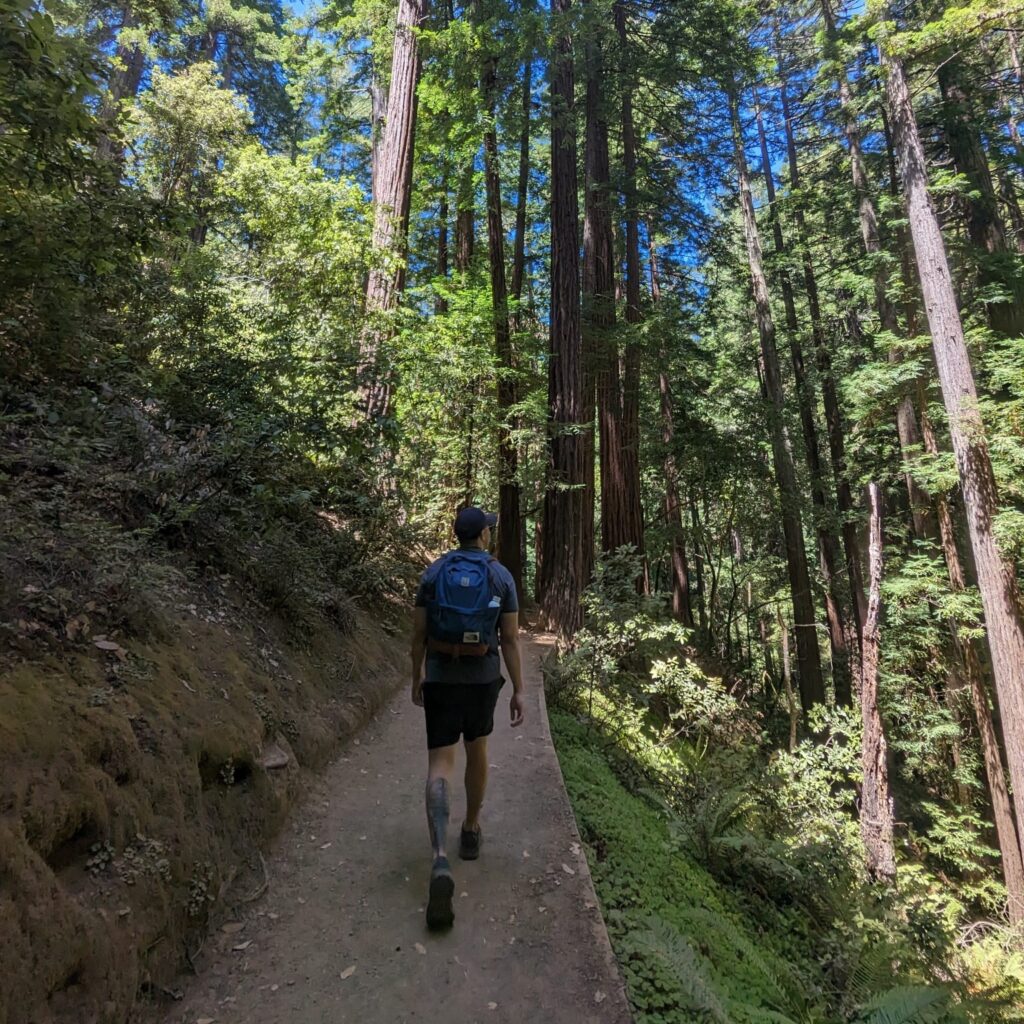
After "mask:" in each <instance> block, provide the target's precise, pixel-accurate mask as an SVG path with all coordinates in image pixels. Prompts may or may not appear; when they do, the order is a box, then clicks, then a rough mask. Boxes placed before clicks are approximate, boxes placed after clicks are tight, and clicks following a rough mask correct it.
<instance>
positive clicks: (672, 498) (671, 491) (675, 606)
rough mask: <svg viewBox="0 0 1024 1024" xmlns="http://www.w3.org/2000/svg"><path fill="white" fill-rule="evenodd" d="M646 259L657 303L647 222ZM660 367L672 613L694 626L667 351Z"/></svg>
mask: <svg viewBox="0 0 1024 1024" xmlns="http://www.w3.org/2000/svg"><path fill="white" fill-rule="evenodd" d="M647 238H648V244H649V247H650V249H649V262H650V271H651V301H652V302H653V303H655V304H657V302H658V300H659V299H660V298H661V286H660V284H659V282H658V261H657V256H656V254H655V249H654V240H653V236H652V234H651V225H650V223H648V225H647ZM661 366H662V370H661V372H660V373H659V374H658V392H659V394H660V396H661V442H662V444H663V445H664V448H665V454H664V456H663V458H662V464H661V465H662V471H663V472H664V474H665V499H664V509H665V527H666V529H667V530H668V533H669V559H670V564H671V566H672V615H673V617H674V618H677V619H678V620H679V621H680V622H682V624H683V625H684V626H688V627H689V628H690V629H693V605H692V604H691V602H690V566H689V563H688V562H687V559H686V536H685V534H684V533H683V510H682V503H681V502H680V500H679V468H678V467H677V466H676V456H675V450H674V449H675V436H676V431H675V418H674V414H673V411H672V386H671V384H670V383H669V379H668V372H667V370H666V369H665V368H666V367H667V366H668V353H667V352H665V351H664V350H663V351H662V352H661Z"/></svg>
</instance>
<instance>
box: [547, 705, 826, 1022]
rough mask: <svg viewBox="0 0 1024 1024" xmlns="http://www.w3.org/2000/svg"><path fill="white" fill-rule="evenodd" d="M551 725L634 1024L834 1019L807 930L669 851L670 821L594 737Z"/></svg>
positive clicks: (563, 719)
mask: <svg viewBox="0 0 1024 1024" xmlns="http://www.w3.org/2000/svg"><path fill="white" fill-rule="evenodd" d="M550 717H551V728H552V733H553V735H554V738H555V744H556V747H557V749H558V755H559V759H560V761H561V765H562V772H563V774H564V776H565V782H566V786H567V788H568V791H569V795H570V798H571V800H572V803H573V807H574V809H575V812H576V818H577V821H578V823H579V827H580V831H581V833H582V835H583V839H584V843H585V846H586V849H587V856H588V860H589V863H590V868H591V872H592V874H593V876H594V882H595V885H596V887H597V893H598V896H599V898H600V900H601V905H602V908H603V910H604V914H605V920H606V921H607V924H608V929H609V933H610V935H611V939H612V943H613V945H614V947H615V951H616V954H617V956H618V958H619V961H620V963H621V964H622V966H623V971H624V974H625V978H626V984H627V990H628V994H629V998H630V1002H631V1004H632V1006H633V1009H634V1013H635V1015H636V1020H637V1022H638V1024H684V1022H685V1024H690V1022H694V1021H705V1020H707V1021H727V1020H728V1021H735V1022H737V1024H783V1022H785V1021H811V1020H823V1019H827V1018H825V1017H823V1016H822V1015H820V1014H819V1013H817V1012H815V1008H814V1007H815V1004H816V1003H818V1002H820V996H818V995H816V994H815V993H816V990H817V991H818V992H819V993H820V988H821V983H822V979H821V977H820V970H819V968H818V965H817V962H816V960H815V957H814V951H813V949H811V948H810V946H809V941H810V939H809V936H808V935H806V934H801V930H800V928H799V922H798V921H797V920H794V918H793V917H792V916H791V917H787V916H786V915H785V914H784V913H783V912H781V911H779V910H776V909H775V908H773V907H771V905H770V904H764V905H762V906H760V907H759V908H758V913H757V917H756V919H755V918H754V917H753V916H752V915H751V913H750V911H749V910H748V909H746V908H744V906H743V903H742V901H741V900H740V899H738V898H737V897H736V896H735V895H734V894H733V893H732V892H730V890H729V889H727V888H726V887H725V886H723V885H722V884H720V883H719V882H717V881H716V880H715V879H714V878H713V877H712V876H711V875H710V874H709V873H708V872H707V871H706V870H705V869H704V868H703V867H701V866H700V865H699V864H697V863H696V862H695V860H694V859H692V858H691V857H690V856H688V855H687V854H686V852H685V851H684V850H683V849H682V848H681V847H680V845H679V844H678V843H676V842H674V841H673V839H672V836H671V833H670V829H669V824H668V820H667V815H666V813H665V812H664V811H663V810H662V809H660V808H659V807H658V805H657V804H656V803H655V802H654V801H653V800H652V799H649V798H647V797H645V796H643V795H639V794H638V793H635V792H631V791H630V790H629V789H627V788H626V786H624V785H623V782H622V779H621V778H620V777H619V775H618V774H617V773H616V770H615V769H614V768H613V766H612V764H613V760H616V759H615V758H613V759H609V757H608V756H606V754H605V753H603V752H602V751H601V749H600V747H599V745H598V743H597V742H595V738H596V734H595V733H593V732H588V730H587V728H586V727H585V726H584V725H581V724H580V723H579V722H578V721H577V719H576V718H575V717H574V716H573V715H571V714H570V713H567V712H565V711H559V710H554V709H553V710H552V711H551V716H550ZM618 767H619V769H620V771H628V766H627V765H626V764H625V763H622V762H620V764H619V765H618ZM797 965H803V968H802V969H798V967H797Z"/></svg>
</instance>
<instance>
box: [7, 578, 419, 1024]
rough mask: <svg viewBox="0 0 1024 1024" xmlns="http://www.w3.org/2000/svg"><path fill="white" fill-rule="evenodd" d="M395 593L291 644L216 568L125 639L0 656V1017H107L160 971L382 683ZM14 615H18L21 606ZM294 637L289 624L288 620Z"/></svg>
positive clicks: (389, 666)
mask: <svg viewBox="0 0 1024 1024" xmlns="http://www.w3.org/2000/svg"><path fill="white" fill-rule="evenodd" d="M398 611H399V610H398V609H397V608H392V609H388V610H386V611H383V612H381V613H379V614H376V615H374V616H372V617H371V616H369V615H367V614H365V613H362V612H354V613H352V615H351V616H350V621H349V623H348V625H347V626H343V627H341V628H339V626H338V625H337V624H327V623H324V624H323V627H322V628H318V629H316V630H314V631H312V633H311V635H309V636H308V637H307V638H305V640H306V642H305V643H304V644H303V645H301V646H300V645H299V644H297V643H296V642H295V640H294V639H292V640H291V641H289V640H286V639H285V638H286V637H287V636H289V635H290V634H289V633H288V631H287V630H286V629H285V628H284V627H281V628H280V629H276V630H275V629H274V628H273V627H272V626H270V625H268V622H267V618H266V614H265V612H264V613H263V614H260V610H259V609H256V608H253V607H252V606H251V604H247V603H246V602H245V601H242V600H241V599H240V598H237V597H233V595H232V593H231V589H230V587H229V584H228V582H227V581H226V579H224V578H221V579H215V580H213V581H212V582H210V583H208V584H206V585H204V586H202V587H199V586H190V587H189V588H188V589H187V590H186V589H181V590H180V591H178V593H177V595H176V600H174V601H171V602H167V603H165V604H163V605H162V606H161V607H158V608H155V609H154V610H153V612H152V621H151V622H150V623H149V627H150V628H149V629H148V630H147V631H146V633H145V636H144V637H143V638H141V639H138V638H136V639H133V638H132V636H130V635H125V636H121V635H117V634H116V633H114V634H111V635H107V634H94V633H92V632H91V631H90V630H89V628H88V623H83V631H82V635H81V636H79V637H77V638H76V639H77V642H76V643H75V644H70V645H67V646H66V647H65V648H63V649H49V650H47V649H46V648H45V647H44V648H42V650H41V651H32V647H31V644H30V643H29V642H27V640H26V638H25V637H22V642H21V643H20V644H15V645H12V651H9V652H8V653H7V654H5V655H4V656H3V658H4V660H3V661H2V662H0V670H2V671H0V977H2V978H3V984H2V985H0V1024H51V1022H53V1024H56V1022H60V1024H78V1022H82V1024H84V1022H90V1024H91V1022H100V1024H114V1022H118V1024H119V1022H122V1021H123V1020H124V1019H125V1018H126V1016H127V1014H128V1013H129V1011H130V1008H131V1006H132V1005H133V1003H135V1002H136V1000H137V999H139V998H144V999H146V998H149V999H163V998H168V999H173V998H174V996H175V994H176V993H175V991H174V989H173V988H172V987H170V986H172V985H173V979H174V978H175V976H176V975H177V973H178V971H179V970H180V969H182V967H183V966H184V967H187V965H188V963H189V962H190V959H191V958H192V957H194V956H195V955H196V952H197V950H198V949H199V948H200V947H201V945H202V943H203V941H204V936H205V934H206V933H207V931H208V930H209V928H210V927H212V926H214V925H216V924H217V922H218V914H219V905H220V900H221V897H222V896H223V894H224V893H225V892H226V890H227V887H228V886H229V885H232V883H234V885H235V887H236V889H237V887H238V886H243V887H245V890H246V891H250V890H251V892H252V893H253V896H254V897H255V896H256V895H258V893H259V890H260V887H261V881H260V879H261V853H260V851H261V849H262V848H263V847H264V846H265V844H266V843H267V842H268V841H269V839H270V838H271V837H272V836H273V835H274V833H275V832H276V831H277V830H278V828H279V827H280V825H281V823H282V822H283V820H284V818H285V816H286V814H287V812H288V810H289V808H290V807H291V806H292V805H293V804H294V803H295V801H296V800H297V799H298V798H299V797H300V795H301V794H302V792H303V790H304V788H306V786H307V785H308V782H309V773H311V772H313V771H315V770H316V769H317V768H319V767H320V766H322V765H323V764H324V763H325V762H326V760H327V759H328V758H329V756H330V755H331V753H332V752H333V751H334V750H335V749H336V748H337V746H338V744H339V743H340V742H341V741H343V740H344V738H345V737H347V736H349V735H350V734H351V733H352V732H353V731H355V730H356V729H357V728H359V727H360V726H361V725H362V724H363V723H364V722H365V721H366V720H367V719H369V718H370V717H371V716H372V714H373V713H374V712H375V711H376V710H378V709H379V708H380V707H381V706H382V705H383V704H384V703H385V702H386V701H387V700H388V698H389V697H390V696H391V695H392V694H393V692H394V689H395V686H396V685H397V683H398V682H399V680H400V678H401V679H404V674H403V675H402V676H399V674H398V666H399V664H400V661H401V659H402V657H403V655H404V648H405V644H404V643H403V642H402V641H401V640H400V639H398V638H397V636H396V633H395V626H394V625H390V626H388V625H382V623H387V622H389V621H390V622H397V621H399V620H398ZM22 625H25V624H22ZM291 635H293V634H291Z"/></svg>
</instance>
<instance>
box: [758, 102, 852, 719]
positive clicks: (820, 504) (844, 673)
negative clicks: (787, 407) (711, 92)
mask: <svg viewBox="0 0 1024 1024" xmlns="http://www.w3.org/2000/svg"><path fill="white" fill-rule="evenodd" d="M755 111H756V121H757V137H758V142H759V144H760V148H761V166H762V169H763V173H764V181H765V188H766V190H767V193H768V210H769V219H770V221H771V225H772V237H773V240H774V243H775V252H776V253H777V254H778V255H779V256H780V257H785V256H786V255H787V252H788V250H787V248H786V241H785V238H784V237H783V234H782V224H781V223H780V221H779V215H778V209H777V207H776V205H775V202H776V199H775V180H774V174H773V173H772V163H771V157H770V155H769V153H768V138H767V136H766V134H765V130H764V119H763V117H762V115H761V105H760V103H759V102H758V101H757V100H756V99H755ZM779 278H780V284H781V286H782V299H783V305H784V308H785V312H786V334H787V337H788V339H789V354H790V361H791V363H792V365H793V379H794V381H795V382H796V391H797V402H798V404H799V408H800V426H801V429H802V431H803V438H804V454H805V457H806V459H807V470H808V473H809V474H810V478H811V500H812V501H813V502H814V509H815V514H816V516H815V517H816V522H815V532H816V533H817V537H818V560H819V566H820V568H821V575H822V578H823V579H824V581H825V619H826V623H827V625H828V638H829V645H830V646H831V648H832V676H833V682H834V684H835V690H836V700H837V702H838V703H840V704H843V705H849V704H850V703H851V701H852V699H853V695H852V690H851V685H850V653H849V650H848V648H847V644H846V624H845V616H844V613H843V602H842V598H841V596H840V593H839V565H840V561H841V559H840V555H839V540H838V538H837V537H836V534H835V532H834V531H833V529H832V527H831V525H830V524H831V523H832V522H833V521H834V519H835V503H834V502H833V501H832V497H831V495H830V494H829V493H828V492H827V489H826V488H827V483H826V476H825V471H824V467H823V466H822V460H821V447H820V444H819V442H818V424H817V421H816V415H815V409H816V408H817V404H818V399H817V395H815V393H814V385H813V384H812V383H811V381H810V380H808V378H807V373H806V371H805V369H804V353H803V346H802V345H801V344H800V325H799V322H798V320H797V315H796V300H795V297H794V294H793V283H792V281H791V280H790V276H789V271H788V270H786V269H782V270H781V271H780V274H779Z"/></svg>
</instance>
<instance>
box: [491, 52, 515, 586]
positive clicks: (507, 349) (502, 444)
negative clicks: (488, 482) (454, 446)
mask: <svg viewBox="0 0 1024 1024" xmlns="http://www.w3.org/2000/svg"><path fill="white" fill-rule="evenodd" d="M497 64H498V62H497V58H496V57H494V56H489V57H488V58H487V60H486V63H485V65H484V73H483V75H482V77H481V83H480V85H481V90H480V91H481V92H482V93H483V97H484V102H485V103H486V105H487V126H488V127H487V129H486V131H485V132H484V178H485V187H486V192H487V248H488V256H489V258H490V266H491V303H492V308H493V311H494V350H495V355H496V356H497V361H498V415H499V425H498V560H499V561H500V562H501V563H502V564H503V565H504V566H505V568H506V569H508V571H509V572H510V573H511V574H512V579H513V580H515V584H516V593H517V594H522V592H523V563H522V549H523V521H522V515H521V511H520V494H519V451H518V449H517V448H516V444H515V441H514V439H513V437H512V426H513V424H512V415H513V413H512V410H513V408H514V406H515V404H516V400H517V394H516V392H517V388H516V376H515V360H514V357H513V353H512V334H511V329H510V325H509V316H508V293H507V291H506V287H505V232H504V230H503V228H502V223H501V179H500V176H499V170H498V135H497V130H496V129H495V127H494V125H495V108H496V106H497V91H498V82H497V77H498V76H497Z"/></svg>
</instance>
